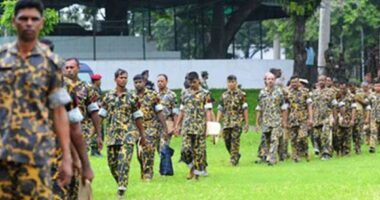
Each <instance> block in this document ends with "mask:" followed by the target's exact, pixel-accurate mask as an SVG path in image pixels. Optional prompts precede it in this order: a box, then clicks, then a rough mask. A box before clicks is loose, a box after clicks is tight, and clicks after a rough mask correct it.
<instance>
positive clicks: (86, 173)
mask: <svg viewBox="0 0 380 200" xmlns="http://www.w3.org/2000/svg"><path fill="white" fill-rule="evenodd" d="M70 139H71V142H72V144H73V145H74V148H75V150H76V152H78V156H79V159H80V161H81V164H82V173H83V174H82V177H83V179H87V180H89V181H92V179H93V177H94V174H93V172H92V169H91V165H90V161H89V159H88V155H87V150H86V149H87V147H86V143H85V142H84V139H83V136H82V133H81V129H80V123H79V122H78V123H72V124H70ZM84 181H85V180H84Z"/></svg>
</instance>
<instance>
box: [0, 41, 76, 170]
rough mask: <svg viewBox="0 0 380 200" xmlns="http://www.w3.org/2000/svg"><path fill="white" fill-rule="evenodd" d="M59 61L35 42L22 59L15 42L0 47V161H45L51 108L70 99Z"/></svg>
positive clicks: (50, 142)
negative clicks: (34, 45) (29, 51)
mask: <svg viewBox="0 0 380 200" xmlns="http://www.w3.org/2000/svg"><path fill="white" fill-rule="evenodd" d="M61 64H62V63H61V62H60V59H59V57H58V56H57V55H55V54H53V53H52V52H51V51H49V50H47V49H46V48H44V47H42V46H41V44H39V43H37V46H36V47H35V48H34V49H33V50H32V52H31V53H30V54H29V55H28V56H27V57H26V59H23V58H22V57H21V55H20V54H19V53H18V50H17V46H16V43H12V44H9V45H5V46H3V47H1V48H0V88H1V92H0V119H1V123H0V133H1V137H2V139H1V140H0V160H6V161H10V162H16V163H27V164H30V165H38V166H39V165H46V164H48V162H49V160H50V157H51V156H52V154H53V153H52V152H53V150H54V146H55V145H54V143H55V138H56V137H55V135H54V133H53V131H52V120H51V119H52V116H51V113H52V112H51V109H53V108H56V107H58V106H62V105H65V104H67V103H69V102H70V101H71V99H70V96H69V95H68V93H67V91H66V90H65V89H64V88H63V76H62V72H61V68H60V67H61Z"/></svg>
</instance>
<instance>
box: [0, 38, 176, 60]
mask: <svg viewBox="0 0 380 200" xmlns="http://www.w3.org/2000/svg"><path fill="white" fill-rule="evenodd" d="M46 38H48V39H50V40H51V41H53V43H54V45H55V52H56V53H58V54H59V55H60V56H61V57H63V58H70V57H77V58H80V59H89V60H91V59H93V58H94V53H93V52H94V45H93V37H91V36H50V37H46ZM14 40H15V38H14V37H1V38H0V44H3V43H6V42H11V41H14ZM145 45H146V46H145V49H146V59H180V58H181V53H180V52H179V51H158V50H157V49H156V43H155V42H146V43H145ZM96 58H97V60H102V59H103V60H112V59H119V60H125V59H134V60H137V59H143V40H142V38H141V37H130V36H97V37H96Z"/></svg>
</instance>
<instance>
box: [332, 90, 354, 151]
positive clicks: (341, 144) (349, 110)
mask: <svg viewBox="0 0 380 200" xmlns="http://www.w3.org/2000/svg"><path fill="white" fill-rule="evenodd" d="M337 101H338V126H337V132H336V133H335V134H336V135H334V136H333V146H334V150H335V152H336V154H337V155H338V156H339V155H340V156H345V155H348V154H350V152H351V145H352V144H351V140H352V130H353V126H354V124H355V118H356V107H357V106H356V103H355V99H354V95H353V94H352V93H351V92H350V91H348V89H347V86H346V83H344V82H342V83H340V91H339V93H338V96H337Z"/></svg>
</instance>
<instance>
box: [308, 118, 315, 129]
mask: <svg viewBox="0 0 380 200" xmlns="http://www.w3.org/2000/svg"><path fill="white" fill-rule="evenodd" d="M308 125H309V128H313V126H314V122H313V120H311V119H310V120H309V121H308Z"/></svg>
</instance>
